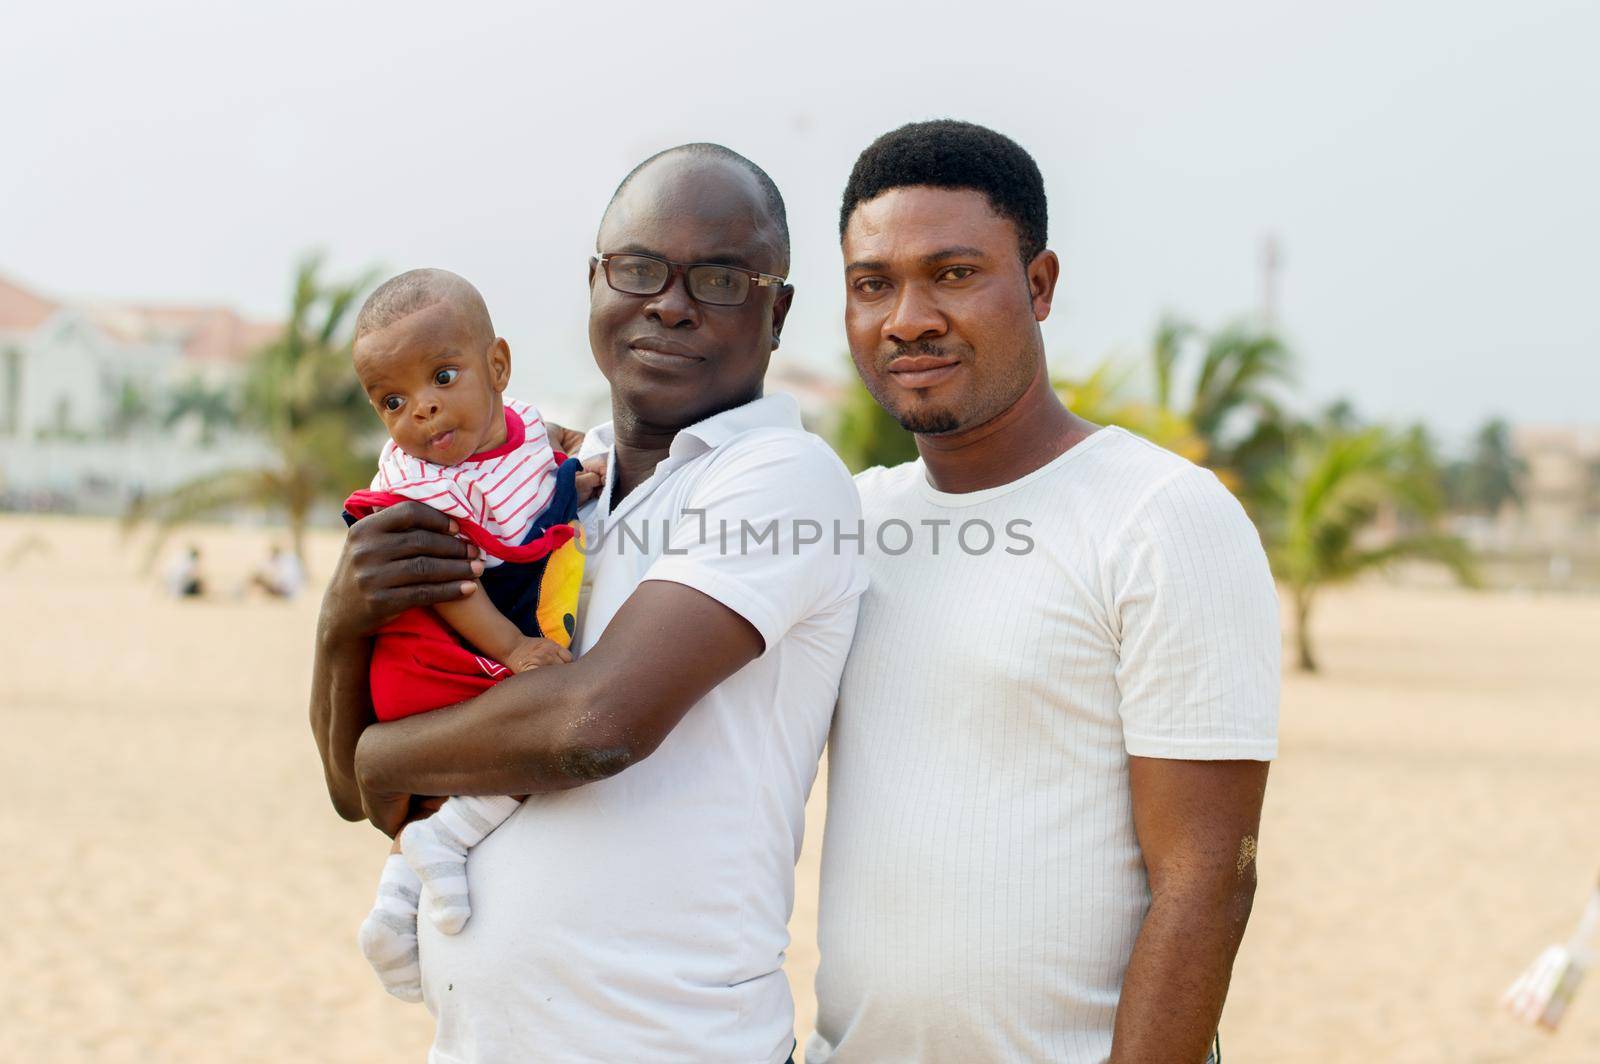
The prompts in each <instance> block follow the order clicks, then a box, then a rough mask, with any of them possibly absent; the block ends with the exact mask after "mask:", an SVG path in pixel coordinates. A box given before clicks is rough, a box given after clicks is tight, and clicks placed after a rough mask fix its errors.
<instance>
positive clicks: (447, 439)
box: [428, 429, 456, 450]
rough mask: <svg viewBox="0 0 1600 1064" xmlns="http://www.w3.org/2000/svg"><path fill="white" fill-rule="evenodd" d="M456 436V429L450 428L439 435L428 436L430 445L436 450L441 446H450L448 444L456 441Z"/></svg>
mask: <svg viewBox="0 0 1600 1064" xmlns="http://www.w3.org/2000/svg"><path fill="white" fill-rule="evenodd" d="M455 438H456V430H455V429H448V430H446V431H444V432H441V433H439V434H438V435H437V436H429V437H428V446H429V447H432V448H434V449H436V450H437V449H439V448H444V447H448V446H450V444H452V443H454V442H455Z"/></svg>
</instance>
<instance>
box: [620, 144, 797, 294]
mask: <svg viewBox="0 0 1600 1064" xmlns="http://www.w3.org/2000/svg"><path fill="white" fill-rule="evenodd" d="M669 155H705V156H711V157H712V158H716V159H726V160H728V161H729V162H731V163H733V164H735V165H737V166H740V167H742V168H743V169H744V170H745V171H746V172H748V173H749V174H750V176H751V177H754V178H755V179H756V184H757V185H759V186H760V188H761V195H762V198H763V200H764V202H765V204H766V208H767V214H768V216H769V217H770V218H771V219H772V222H773V224H774V225H776V226H777V228H778V239H779V241H780V247H779V250H781V251H782V252H783V265H784V269H785V270H787V269H788V267H789V212H788V211H787V210H785V209H784V206H783V193H781V192H779V191H778V186H777V184H776V183H774V182H773V180H772V178H770V177H768V176H767V172H766V171H765V170H763V169H761V167H759V166H757V165H756V164H755V163H753V162H751V161H750V160H749V159H746V158H745V157H744V156H743V155H740V154H739V153H738V152H736V151H734V150H733V149H732V148H726V147H723V146H722V145H721V144H712V143H711V142H709V141H696V142H695V143H693V144H679V145H678V146H677V147H675V148H666V149H664V150H662V151H658V152H656V153H655V154H654V155H652V156H650V158H648V159H646V160H645V161H644V162H642V163H640V164H639V165H638V166H635V167H634V168H633V169H632V170H629V171H628V176H627V177H624V178H623V179H622V183H621V184H619V185H617V190H616V191H615V192H613V193H612V194H611V199H610V200H609V201H607V203H606V209H605V213H604V214H602V215H601V216H600V220H601V221H602V222H604V221H605V215H606V214H610V213H611V205H612V204H614V203H616V202H617V197H618V196H620V195H622V191H623V189H625V188H627V187H628V186H629V185H630V184H632V183H633V179H634V178H635V177H637V176H639V173H640V171H642V170H644V168H645V167H647V166H649V165H650V164H651V163H653V162H655V161H656V160H657V159H664V158H666V157H667V156H669Z"/></svg>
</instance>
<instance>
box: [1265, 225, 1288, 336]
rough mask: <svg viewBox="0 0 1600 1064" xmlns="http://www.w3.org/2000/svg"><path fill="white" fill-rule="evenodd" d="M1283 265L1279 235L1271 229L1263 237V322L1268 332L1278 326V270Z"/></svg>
mask: <svg viewBox="0 0 1600 1064" xmlns="http://www.w3.org/2000/svg"><path fill="white" fill-rule="evenodd" d="M1282 266H1283V255H1282V249H1281V248H1280V247H1279V245H1278V235H1277V234H1276V233H1273V232H1270V231H1269V232H1268V233H1267V235H1266V236H1264V237H1262V238H1261V324H1262V326H1263V327H1265V328H1266V330H1267V331H1268V332H1276V331H1277V328H1278V272H1279V270H1280V269H1281V268H1282Z"/></svg>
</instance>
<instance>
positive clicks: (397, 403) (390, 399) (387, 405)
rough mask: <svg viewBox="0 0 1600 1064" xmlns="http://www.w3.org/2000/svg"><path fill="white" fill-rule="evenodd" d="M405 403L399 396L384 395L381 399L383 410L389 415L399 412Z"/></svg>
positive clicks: (402, 397)
mask: <svg viewBox="0 0 1600 1064" xmlns="http://www.w3.org/2000/svg"><path fill="white" fill-rule="evenodd" d="M405 403H406V400H405V397H404V396H401V395H386V396H384V397H383V408H384V409H385V410H387V411H389V413H391V414H392V413H394V412H395V411H396V410H399V409H400V408H401V407H402V406H404V405H405Z"/></svg>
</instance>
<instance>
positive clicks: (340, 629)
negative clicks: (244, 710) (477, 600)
mask: <svg viewBox="0 0 1600 1064" xmlns="http://www.w3.org/2000/svg"><path fill="white" fill-rule="evenodd" d="M454 530H455V524H454V522H452V521H451V520H450V519H449V518H448V517H446V516H445V515H444V514H441V513H440V512H439V511H437V510H435V509H433V508H432V507H430V506H424V505H423V504H422V503H416V502H410V503H401V504H399V505H397V506H391V507H389V508H388V509H385V510H380V511H379V512H378V513H375V514H372V515H371V516H369V517H364V518H362V519H361V520H360V521H357V522H356V523H355V524H354V525H353V526H352V527H351V529H350V533H349V535H348V536H347V537H346V539H345V544H344V550H343V551H342V552H341V553H340V555H339V563H338V565H337V566H336V567H335V568H334V572H333V579H332V580H331V581H330V582H329V584H328V590H327V592H326V593H325V594H324V595H323V598H322V612H321V614H320V615H319V617H318V619H317V635H316V649H315V657H314V660H313V662H312V667H311V733H312V735H313V736H314V737H315V739H316V742H317V753H318V754H320V755H321V757H322V768H323V775H324V776H325V778H326V779H327V784H328V796H329V798H331V799H332V800H333V807H334V809H336V810H337V811H338V813H339V815H340V816H342V817H344V818H345V819H346V820H360V819H362V818H363V817H364V816H365V815H366V814H365V812H364V811H363V807H362V802H361V792H360V789H359V787H358V786H357V785H356V776H355V751H356V741H357V740H358V739H359V738H360V737H361V732H362V730H363V729H364V728H365V727H366V726H367V725H368V724H369V723H371V722H372V719H373V718H372V700H371V695H370V689H369V687H368V679H367V669H368V665H369V663H370V660H371V655H372V640H371V635H372V633H373V632H374V631H375V630H376V629H378V628H379V627H381V626H382V625H383V624H384V622H386V621H388V620H389V619H391V618H393V617H394V616H395V615H397V614H399V613H400V612H401V611H403V610H405V609H408V608H410V607H412V606H426V605H434V604H436V603H440V602H447V601H451V600H454V599H458V598H461V597H462V596H463V595H470V594H472V593H474V592H475V591H476V590H477V584H476V583H475V581H476V580H477V578H478V575H479V574H480V573H481V572H482V571H483V563H482V562H479V561H474V560H472V558H473V557H475V556H476V554H477V548H476V547H473V546H471V545H470V544H467V543H464V542H463V541H461V540H459V539H457V538H456V537H455V536H454V535H453V534H452V533H453V532H454Z"/></svg>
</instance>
